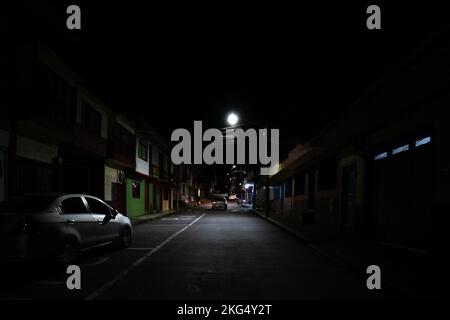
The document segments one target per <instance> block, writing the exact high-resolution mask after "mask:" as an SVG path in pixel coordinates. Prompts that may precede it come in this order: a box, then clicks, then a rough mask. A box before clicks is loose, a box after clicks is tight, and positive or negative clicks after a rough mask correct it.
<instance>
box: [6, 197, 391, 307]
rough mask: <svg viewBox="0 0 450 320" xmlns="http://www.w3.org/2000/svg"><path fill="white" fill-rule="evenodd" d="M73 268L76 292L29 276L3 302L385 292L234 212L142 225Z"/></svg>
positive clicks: (245, 213)
mask: <svg viewBox="0 0 450 320" xmlns="http://www.w3.org/2000/svg"><path fill="white" fill-rule="evenodd" d="M80 267H81V272H82V290H79V291H77V290H74V291H69V290H67V288H66V285H65V279H66V275H64V274H59V275H49V276H48V277H47V278H35V279H33V282H31V283H25V284H24V285H23V286H22V287H20V288H17V290H14V291H13V292H2V298H6V297H8V298H13V299H177V300H189V299H212V300H219V299H220V300H222V299H258V300H259V299H261V300H266V299H271V300H277V299H349V298H353V299H359V298H364V299H367V298H379V297H381V295H383V296H386V295H387V294H388V292H389V291H386V290H384V291H382V293H379V292H369V291H368V290H367V288H366V277H365V276H364V275H361V276H358V275H356V274H354V273H351V272H349V271H346V270H344V269H342V268H340V267H338V266H336V265H335V264H334V263H333V262H331V261H329V260H328V259H327V258H326V257H323V256H321V255H320V254H319V253H317V252H316V251H314V250H313V249H311V248H309V247H307V246H305V245H304V244H303V243H302V242H301V241H299V240H298V239H296V238H295V237H293V236H291V235H290V234H288V233H286V232H285V231H283V230H281V229H279V228H278V227H277V226H274V225H272V224H270V223H269V222H267V221H264V220H263V219H261V218H260V217H259V216H257V215H256V214H254V213H253V212H252V211H250V210H248V209H243V208H239V207H237V206H232V207H230V208H229V209H228V210H227V211H220V210H217V211H211V210H208V209H200V210H194V211H186V212H180V213H177V214H173V215H169V216H167V217H164V218H161V219H156V220H153V221H151V222H146V223H142V224H140V225H138V226H137V227H135V235H134V239H133V243H132V245H131V247H130V248H128V249H126V250H123V251H112V252H106V253H103V252H96V253H95V254H94V257H90V258H89V259H87V261H84V262H83V263H82V264H81V265H80ZM30 272H33V271H32V270H30ZM125 292H126V295H125V294H124V293H125Z"/></svg>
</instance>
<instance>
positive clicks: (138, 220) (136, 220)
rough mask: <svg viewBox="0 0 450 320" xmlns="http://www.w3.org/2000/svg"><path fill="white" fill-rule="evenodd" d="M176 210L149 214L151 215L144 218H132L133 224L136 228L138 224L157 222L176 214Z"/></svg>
mask: <svg viewBox="0 0 450 320" xmlns="http://www.w3.org/2000/svg"><path fill="white" fill-rule="evenodd" d="M179 211H180V210H179ZM176 212H177V211H176V210H170V211H166V212H161V213H149V214H145V215H142V216H138V217H132V218H130V220H131V223H132V225H133V226H136V225H138V224H141V223H144V222H147V221H151V220H155V219H158V218H161V217H165V216H168V215H170V214H173V213H176Z"/></svg>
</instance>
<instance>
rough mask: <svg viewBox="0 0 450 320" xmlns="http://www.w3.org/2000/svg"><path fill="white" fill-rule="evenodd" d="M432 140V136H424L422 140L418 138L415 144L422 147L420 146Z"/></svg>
mask: <svg viewBox="0 0 450 320" xmlns="http://www.w3.org/2000/svg"><path fill="white" fill-rule="evenodd" d="M430 142H431V137H425V138H422V139H420V140H417V141H416V143H415V146H416V147H420V146H423V145H425V144H428V143H430Z"/></svg>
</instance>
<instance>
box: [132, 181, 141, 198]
mask: <svg viewBox="0 0 450 320" xmlns="http://www.w3.org/2000/svg"><path fill="white" fill-rule="evenodd" d="M131 195H132V197H133V198H135V199H139V198H140V197H141V184H140V183H139V182H134V181H133V183H132V184H131Z"/></svg>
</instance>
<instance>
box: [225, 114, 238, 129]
mask: <svg viewBox="0 0 450 320" xmlns="http://www.w3.org/2000/svg"><path fill="white" fill-rule="evenodd" d="M238 121H239V118H238V116H237V115H236V114H235V113H230V114H229V115H228V118H227V122H228V124H229V125H230V126H235V125H236V124H237V123H238Z"/></svg>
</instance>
